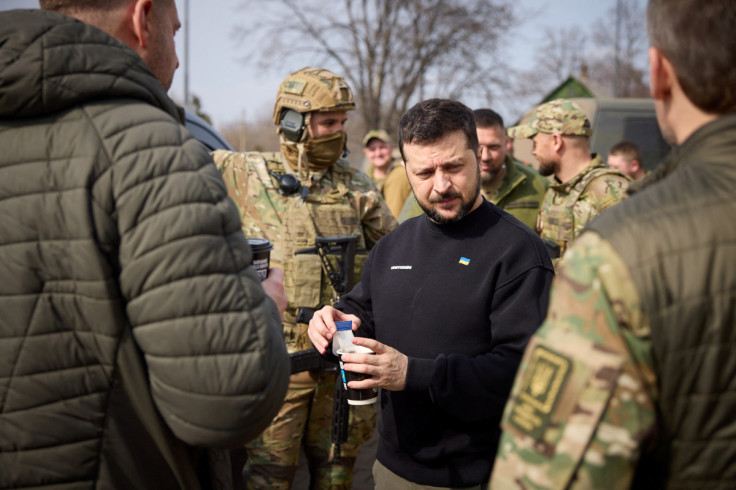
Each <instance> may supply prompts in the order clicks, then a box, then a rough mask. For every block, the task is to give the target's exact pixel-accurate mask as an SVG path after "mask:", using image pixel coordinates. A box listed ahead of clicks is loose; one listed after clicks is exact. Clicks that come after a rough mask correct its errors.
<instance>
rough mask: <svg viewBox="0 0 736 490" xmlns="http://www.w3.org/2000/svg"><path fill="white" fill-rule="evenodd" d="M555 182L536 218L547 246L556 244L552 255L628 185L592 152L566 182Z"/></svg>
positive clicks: (623, 193)
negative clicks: (581, 168)
mask: <svg viewBox="0 0 736 490" xmlns="http://www.w3.org/2000/svg"><path fill="white" fill-rule="evenodd" d="M555 182H556V183H554V184H552V185H551V186H550V187H549V189H548V190H547V193H546V194H545V196H544V203H543V204H542V209H541V210H540V212H539V217H538V219H537V231H538V232H539V236H540V237H541V238H542V239H543V240H545V242H547V243H548V246H549V245H550V244H555V245H556V246H557V247H559V253H553V254H552V255H553V257H552V258H553V259H555V258H557V257H561V256H562V255H563V254H564V253H565V250H566V249H567V247H568V246H569V244H570V242H572V241H573V240H574V239H575V237H576V236H578V235H579V234H580V232H581V231H582V230H583V228H584V227H585V225H587V224H588V222H589V221H590V220H592V219H593V218H594V217H596V216H597V215H598V214H599V213H600V212H601V211H603V210H604V209H607V208H610V207H611V206H613V205H614V204H617V203H619V202H621V201H622V200H623V199H624V198H625V197H626V188H627V187H628V186H629V179H628V177H626V176H625V175H624V174H622V173H621V172H619V171H618V170H614V169H610V168H608V167H606V166H605V164H603V163H602V162H601V158H600V157H599V156H594V158H593V160H592V161H591V162H590V165H588V166H587V167H585V168H584V169H583V170H582V171H581V172H579V173H578V174H577V175H576V176H575V177H573V178H572V179H570V180H568V181H567V182H564V183H562V182H559V181H558V180H557V179H555ZM555 265H556V261H555Z"/></svg>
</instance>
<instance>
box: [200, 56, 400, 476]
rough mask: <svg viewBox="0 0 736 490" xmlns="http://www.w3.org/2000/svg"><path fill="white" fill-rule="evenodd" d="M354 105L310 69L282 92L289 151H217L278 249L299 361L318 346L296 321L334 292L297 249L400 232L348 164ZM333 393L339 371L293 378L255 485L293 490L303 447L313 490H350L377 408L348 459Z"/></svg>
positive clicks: (257, 231)
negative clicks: (337, 444) (338, 434)
mask: <svg viewBox="0 0 736 490" xmlns="http://www.w3.org/2000/svg"><path fill="white" fill-rule="evenodd" d="M354 108H355V103H354V101H353V96H352V93H351V91H350V88H349V87H348V86H347V84H346V83H345V81H344V80H343V78H342V77H340V76H337V75H335V74H334V73H331V72H329V71H327V70H321V69H314V68H303V69H301V70H299V71H297V72H295V73H293V74H291V75H289V76H288V77H287V78H286V80H284V82H283V83H282V84H281V86H280V88H279V91H278V94H277V100H276V105H275V108H274V114H273V120H274V123H275V124H276V126H277V127H278V131H279V134H280V141H281V152H280V153H258V152H247V153H234V152H227V151H216V152H214V153H213V156H214V159H215V163H216V164H217V165H218V168H219V169H220V171H221V172H222V175H223V178H224V180H225V183H226V185H227V186H228V190H229V193H230V196H231V197H232V198H233V200H234V201H235V202H236V204H237V205H238V208H239V209H240V212H241V218H242V221H243V230H244V231H245V233H246V235H247V236H249V237H265V238H268V239H269V240H270V241H271V242H272V243H273V244H274V250H273V252H272V253H271V262H272V264H273V265H274V266H277V267H281V268H282V269H283V270H284V275H285V278H284V286H285V289H286V292H287V295H288V300H289V303H288V307H287V309H286V312H285V314H284V337H285V340H286V345H287V348H288V351H289V353H290V354H291V355H292V356H293V355H294V354H295V353H299V352H303V351H308V350H311V348H312V346H311V342H310V341H309V339H308V337H307V335H306V331H307V324H306V323H300V322H299V321H297V315H298V312H299V310H300V309H304V311H309V309H316V308H320V307H321V306H323V305H324V304H329V303H330V300H332V299H333V296H334V292H333V291H332V290H331V285H330V282H329V279H328V278H327V277H326V276H325V274H324V273H323V272H322V264H321V262H320V258H319V256H318V255H316V254H298V255H295V252H297V251H299V250H301V249H308V248H310V247H314V245H315V244H314V241H315V238H316V237H318V236H322V237H325V236H334V235H355V236H357V237H358V245H357V246H358V248H359V249H369V248H371V247H373V245H374V244H375V243H376V242H377V241H378V240H379V239H380V238H381V237H382V236H384V235H385V234H387V233H388V232H389V231H390V230H391V229H393V228H394V227H395V226H396V220H395V219H394V218H393V216H392V215H391V212H390V211H389V209H388V208H387V207H386V205H385V203H384V202H383V199H382V198H381V196H380V194H379V193H378V192H377V190H376V187H375V186H374V184H373V183H372V182H371V180H370V179H369V178H368V177H367V176H366V175H365V174H363V173H361V172H359V171H357V170H355V169H353V168H351V167H350V166H349V164H348V162H347V160H345V159H343V158H341V155H342V154H343V151H344V148H345V137H346V136H345V131H344V123H345V121H346V119H347V113H346V111H349V110H353V109H354ZM357 277H359V275H357V276H356V278H357ZM305 321H307V322H308V321H309V320H308V318H306V320H305ZM315 354H316V352H315ZM334 387H335V372H334V371H333V370H327V371H325V370H309V371H303V372H298V373H295V374H293V375H292V376H291V381H290V386H289V391H288V393H287V395H286V400H285V402H284V405H283V407H282V409H281V411H280V412H279V414H278V415H277V416H276V418H275V419H274V421H273V422H272V424H271V426H270V427H269V428H268V429H266V430H265V431H264V433H263V434H262V435H261V437H260V438H258V439H257V440H255V441H253V442H252V443H250V444H249V445H248V446H247V451H248V462H247V465H246V474H248V475H249V480H248V481H247V486H248V487H249V488H269V489H288V488H289V487H290V486H291V483H292V480H293V477H294V472H295V470H296V468H297V463H298V459H299V451H300V446H301V445H302V444H303V445H304V447H305V451H306V456H307V460H308V462H309V468H310V475H311V480H312V481H311V488H320V489H342V488H350V486H351V482H352V466H353V463H354V461H355V457H356V455H357V453H358V449H359V447H360V445H361V444H362V443H363V442H365V441H366V440H367V439H368V438H369V437H370V436H371V434H372V433H373V429H374V426H375V408H374V406H373V405H366V406H351V408H350V416H349V430H348V438H347V442H346V443H344V444H342V446H341V451H340V458H335V457H334V456H335V454H334V453H333V449H334V448H333V444H332V442H331V434H332V415H333V397H334Z"/></svg>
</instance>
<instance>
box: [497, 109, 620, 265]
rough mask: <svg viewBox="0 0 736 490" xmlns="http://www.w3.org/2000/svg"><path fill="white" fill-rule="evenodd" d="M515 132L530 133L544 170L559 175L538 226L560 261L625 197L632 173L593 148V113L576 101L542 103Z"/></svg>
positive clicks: (513, 134) (515, 134) (520, 135)
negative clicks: (586, 229)
mask: <svg viewBox="0 0 736 490" xmlns="http://www.w3.org/2000/svg"><path fill="white" fill-rule="evenodd" d="M508 133H509V135H510V136H511V137H512V138H530V139H531V140H532V144H533V147H532V154H533V155H534V156H535V157H536V158H537V160H538V161H539V173H540V174H541V175H543V176H550V175H552V176H554V177H553V183H552V185H551V186H550V187H549V189H548V190H547V193H546V194H545V196H544V203H543V204H542V209H541V210H540V212H539V216H538V218H537V231H538V232H539V235H540V236H541V237H542V239H543V240H544V241H545V243H546V244H547V247H548V249H549V250H550V255H551V256H552V258H553V261H554V262H555V265H556V264H557V262H558V261H559V258H560V257H562V255H563V254H564V253H565V250H566V249H567V247H568V246H569V244H570V242H572V241H573V240H574V239H575V237H576V236H577V235H579V234H580V232H581V231H582V229H583V227H584V226H585V225H586V224H587V223H588V222H589V221H590V220H592V219H593V218H594V217H595V216H597V215H598V214H599V213H600V212H601V211H603V210H604V209H607V208H610V207H611V206H613V205H614V204H617V203H619V202H621V200H623V199H624V197H625V193H626V188H627V187H628V185H629V179H628V178H627V177H626V176H625V175H623V174H622V173H621V172H619V171H618V170H615V169H611V168H608V167H606V165H605V164H604V163H603V162H602V161H601V157H600V156H598V155H591V153H590V136H591V135H592V133H593V131H592V129H591V127H590V119H588V116H587V115H586V114H585V112H583V110H582V109H581V108H580V106H578V105H577V104H576V103H575V102H572V101H570V100H565V99H557V100H553V101H552V102H548V103H546V104H543V105H541V106H539V108H537V110H536V112H535V113H534V115H533V116H532V119H531V120H530V121H529V122H528V123H527V124H524V125H520V126H515V127H513V128H509V130H508Z"/></svg>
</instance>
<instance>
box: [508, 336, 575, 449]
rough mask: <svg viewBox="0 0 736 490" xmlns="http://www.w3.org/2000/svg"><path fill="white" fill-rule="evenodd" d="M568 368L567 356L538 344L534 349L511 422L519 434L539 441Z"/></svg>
mask: <svg viewBox="0 0 736 490" xmlns="http://www.w3.org/2000/svg"><path fill="white" fill-rule="evenodd" d="M571 367H572V362H571V361H570V359H569V358H568V357H567V356H564V355H562V354H560V353H557V352H554V351H552V350H550V349H548V348H546V347H543V346H541V345H538V346H537V347H535V348H534V351H533V352H532V354H531V357H530V359H529V367H528V369H527V371H526V375H525V376H524V380H523V382H522V385H521V389H520V391H519V395H518V397H517V399H516V403H515V404H514V406H513V409H512V412H511V416H510V422H511V423H512V424H513V425H514V426H515V427H516V428H518V429H519V430H521V431H522V432H524V433H526V434H529V435H530V436H532V437H533V438H535V439H541V438H542V435H543V434H544V431H545V429H546V427H547V425H548V424H549V422H550V417H551V414H552V410H553V409H554V406H555V403H556V402H557V398H558V396H559V394H560V392H561V391H562V387H563V386H564V383H565V381H566V380H567V377H568V375H569V374H570V369H571Z"/></svg>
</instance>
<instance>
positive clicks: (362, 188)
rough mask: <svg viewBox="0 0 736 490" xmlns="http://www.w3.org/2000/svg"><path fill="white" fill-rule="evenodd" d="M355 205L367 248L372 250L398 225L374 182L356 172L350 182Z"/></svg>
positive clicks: (361, 173)
mask: <svg viewBox="0 0 736 490" xmlns="http://www.w3.org/2000/svg"><path fill="white" fill-rule="evenodd" d="M350 187H351V191H352V196H353V201H354V202H353V205H354V206H355V207H356V209H357V210H358V213H359V215H360V221H361V224H362V226H363V234H364V235H365V243H366V246H367V247H368V248H369V249H370V248H373V245H375V244H376V242H378V240H379V239H380V238H381V237H383V236H385V235H387V234H388V232H389V231H391V230H393V229H394V228H396V226H397V225H398V223H397V222H396V218H394V215H393V214H392V213H391V210H390V209H389V208H388V206H387V205H386V201H384V199H383V196H381V194H380V193H379V192H378V190H377V189H376V185H375V184H374V183H373V181H372V180H371V179H370V177H368V176H367V175H365V174H364V173H363V172H355V174H354V175H353V176H352V178H351V181H350Z"/></svg>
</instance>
